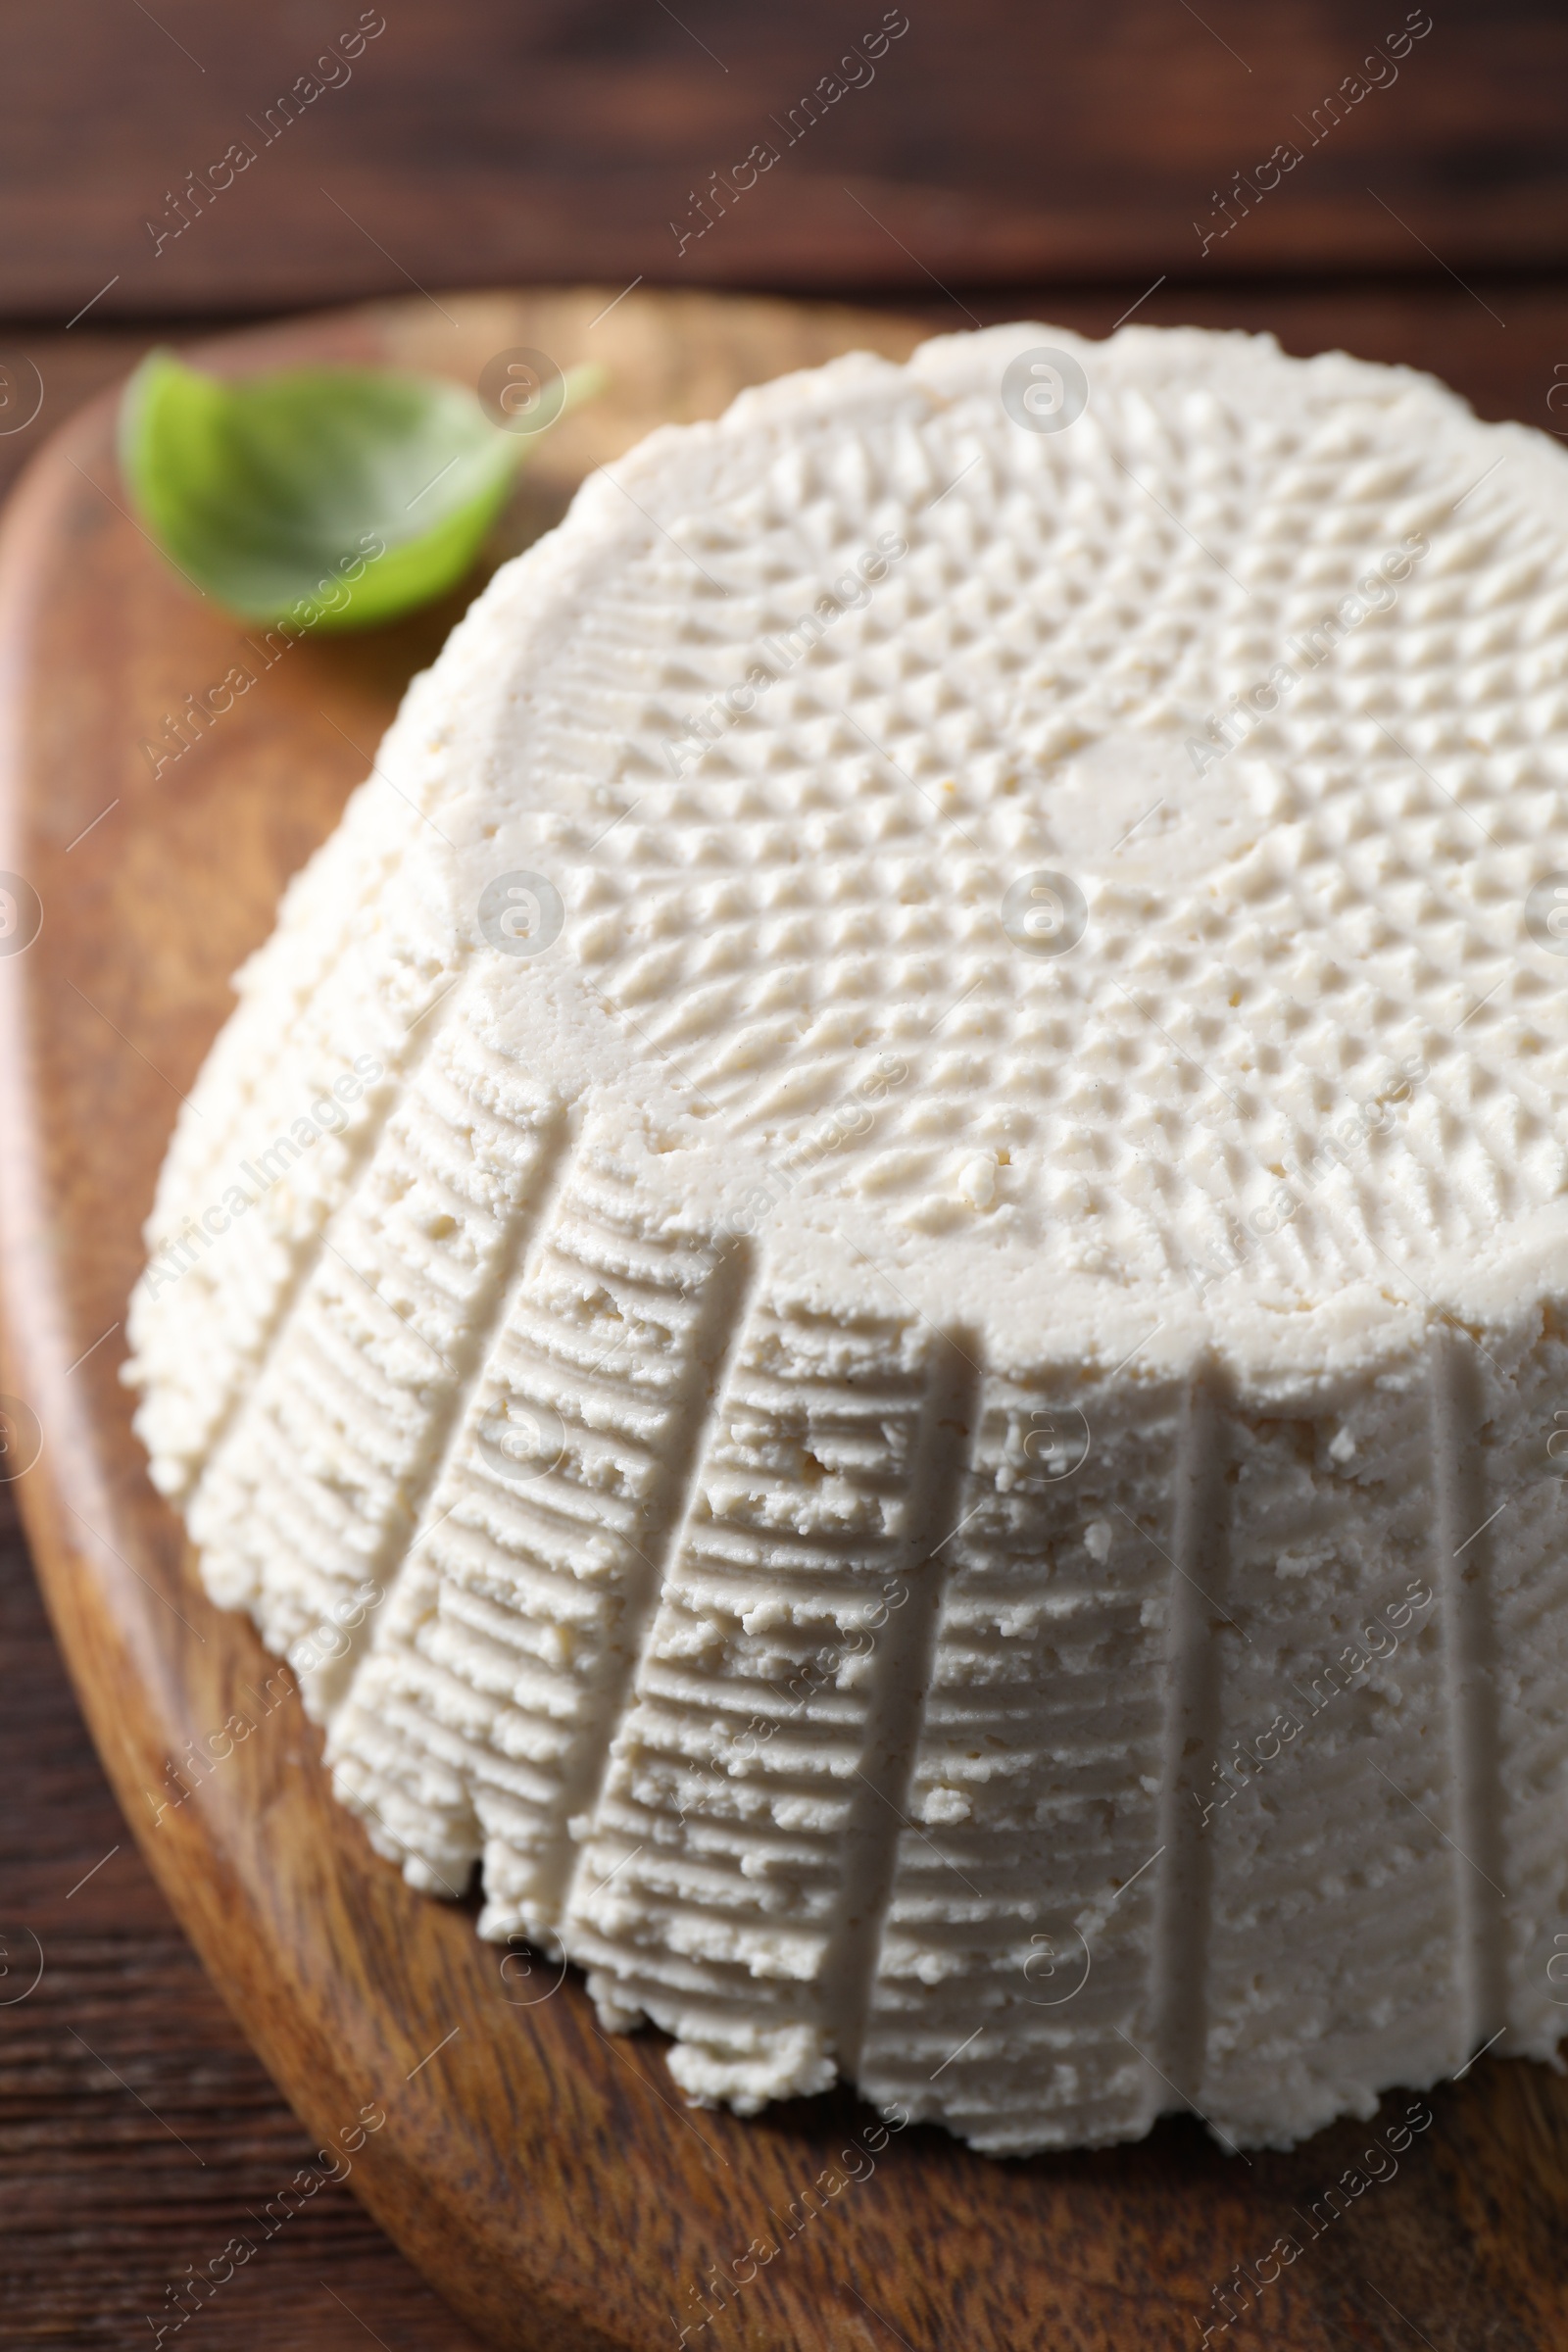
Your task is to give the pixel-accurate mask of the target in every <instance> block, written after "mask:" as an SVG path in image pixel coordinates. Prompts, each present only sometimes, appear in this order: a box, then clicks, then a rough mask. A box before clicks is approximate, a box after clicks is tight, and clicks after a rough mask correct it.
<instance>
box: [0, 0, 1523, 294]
mask: <svg viewBox="0 0 1568 2352" xmlns="http://www.w3.org/2000/svg"><path fill="white" fill-rule="evenodd" d="M367 19H368V20H369V21H370V22H371V23H374V22H376V21H379V22H380V23H381V24H382V25H383V26H384V29H383V30H381V31H380V32H377V33H375V34H374V35H373V37H371V38H369V39H368V40H367V39H363V38H361V39H360V41H359V46H358V48H356V47H355V45H354V44H355V40H356V38H357V37H358V36H357V34H356V31H355V28H356V26H357V25H360V24H361V23H362V22H364V21H365V20H367ZM1412 19H1413V20H1414V22H1415V23H1416V24H1421V23H1427V24H1429V25H1430V26H1431V29H1430V31H1428V32H1426V33H1424V34H1423V35H1422V36H1421V37H1420V38H1418V39H1417V38H1412V37H1410V35H1409V33H1408V29H1407V27H1408V23H1409V21H1410V20H1412ZM889 21H890V22H892V23H894V24H898V23H900V22H903V23H904V24H906V25H907V31H905V32H903V33H900V34H899V35H898V36H897V37H896V38H892V39H887V40H885V41H884V40H883V38H882V33H881V30H880V29H879V28H881V27H883V26H884V24H885V22H889ZM345 34H348V35H349V39H348V40H347V41H346V42H345V40H344V38H343V36H344V35H345ZM879 44H880V45H879ZM0 56H3V60H4V72H3V73H0V206H3V209H4V217H5V220H6V225H7V229H8V232H9V233H8V234H7V235H6V236H4V237H3V238H0V315H3V316H10V317H13V318H19V317H20V318H25V317H32V318H35V319H50V320H53V321H55V322H56V323H58V324H61V325H63V324H64V323H65V321H66V319H69V318H71V317H72V315H73V313H74V312H76V311H77V310H78V309H80V308H81V307H82V306H84V305H88V304H91V305H92V306H93V309H92V314H91V315H92V317H93V318H94V319H103V318H106V317H108V316H110V315H112V314H115V313H118V314H119V315H120V316H122V317H124V316H164V317H171V316H174V315H179V314H183V315H186V316H189V315H191V314H192V313H197V314H203V313H206V314H211V313H215V312H220V311H226V312H230V313H235V312H252V313H254V312H256V311H258V310H261V309H265V308H267V307H269V306H276V305H279V304H294V303H307V302H323V301H342V300H346V299H349V298H351V297H354V296H359V295H365V294H370V293H385V292H392V291H395V292H399V293H402V292H406V291H408V289H409V287H410V284H411V281H412V282H413V283H415V284H417V285H420V286H429V287H432V288H434V289H436V290H437V291H438V292H439V291H440V290H441V289H442V288H444V287H447V286H451V285H453V284H458V285H463V284H472V283H475V282H483V281H486V280H494V281H495V282H499V283H506V282H512V281H515V280H518V279H534V280H539V279H549V280H556V281H558V282H559V281H562V280H566V279H570V278H573V277H592V278H596V279H597V278H600V277H604V278H608V279H610V280H611V281H612V284H613V288H615V289H618V288H619V287H620V286H623V285H625V284H626V283H627V282H628V281H629V280H631V279H632V278H633V277H635V276H637V275H638V274H639V273H641V274H644V275H646V276H647V278H648V279H649V281H650V282H662V283H664V284H667V285H674V286H683V285H684V286H691V285H705V284H706V285H730V286H740V285H764V286H771V287H775V288H787V289H790V290H792V291H796V292H801V291H805V290H807V289H809V288H817V289H820V288H825V287H833V288H837V289H840V290H849V289H852V288H853V289H855V290H857V291H865V290H870V289H884V290H885V289H890V288H899V289H904V290H907V291H908V292H912V293H914V294H916V295H918V296H919V297H920V298H921V299H922V300H923V299H924V298H925V297H926V296H927V295H928V294H929V293H930V292H931V291H932V284H933V277H934V278H935V279H936V280H937V281H940V283H942V284H947V285H951V286H955V287H957V288H958V289H959V290H960V291H961V292H962V293H963V294H964V298H965V299H966V300H969V301H972V299H973V290H974V289H975V288H976V287H982V288H984V287H999V286H1007V287H1028V286H1031V285H1039V284H1046V283H1058V284H1059V283H1060V282H1062V281H1063V280H1072V279H1079V280H1081V279H1084V278H1098V279H1102V280H1118V281H1119V280H1121V279H1122V278H1125V277H1133V278H1135V279H1136V283H1135V284H1134V286H1133V288H1132V291H1133V292H1134V293H1136V292H1139V291H1141V290H1142V289H1143V287H1144V286H1146V285H1148V284H1149V283H1150V282H1151V280H1152V279H1154V278H1155V277H1157V276H1159V275H1160V274H1161V273H1162V272H1169V273H1171V274H1172V275H1173V276H1180V277H1185V278H1186V279H1187V280H1188V281H1189V282H1191V283H1192V284H1193V285H1194V286H1195V288H1201V287H1203V286H1206V285H1207V284H1208V283H1209V282H1210V281H1212V280H1214V279H1225V278H1236V277H1238V276H1240V277H1247V278H1252V279H1256V278H1258V277H1261V276H1264V275H1273V274H1278V273H1280V272H1290V273H1308V274H1317V275H1320V276H1321V275H1323V274H1326V273H1331V272H1339V273H1343V272H1346V271H1359V272H1364V271H1368V270H1384V271H1388V272H1392V273H1395V274H1397V275H1398V276H1401V277H1405V278H1415V279H1421V280H1424V281H1426V282H1429V283H1432V284H1441V283H1446V282H1449V281H1447V280H1446V278H1445V275H1444V272H1445V270H1457V271H1458V272H1459V273H1460V274H1461V276H1463V277H1464V278H1466V279H1473V278H1474V277H1475V275H1476V273H1477V272H1478V271H1479V272H1495V271H1498V270H1504V271H1515V270H1519V269H1521V268H1527V269H1536V270H1546V269H1559V268H1560V267H1561V265H1562V262H1563V259H1564V254H1565V251H1568V136H1565V132H1568V12H1565V11H1564V10H1563V9H1562V8H1561V7H1558V6H1554V5H1552V0H1434V5H1433V7H1432V8H1431V9H1430V10H1428V9H1426V8H1424V7H1417V8H1413V9H1412V8H1411V7H1410V6H1409V4H1408V0H1386V5H1383V6H1380V7H1370V6H1368V5H1367V4H1366V0H1292V5H1291V6H1289V7H1272V8H1266V9H1259V8H1257V7H1255V6H1249V5H1248V0H1201V4H1200V5H1193V4H1192V0H1054V5H1052V6H1050V7H1041V6H1039V5H1038V4H1037V0H907V6H906V5H900V6H895V7H891V8H890V7H889V6H888V5H887V4H886V0H863V5H861V6H858V7H855V8H851V7H847V6H845V5H844V0H794V4H793V5H792V6H791V7H789V8H763V7H760V6H756V5H753V6H738V5H736V0H679V5H678V6H674V7H671V6H668V5H666V4H665V0H596V4H595V5H594V6H593V7H581V6H579V7H570V6H563V5H561V0H439V5H437V4H436V0H396V4H395V5H392V4H389V5H387V6H386V7H385V8H384V9H383V8H378V7H372V8H369V9H368V10H362V8H361V6H360V4H359V0H293V4H292V5H291V6H289V7H288V8H286V9H284V8H233V7H230V8H222V7H218V8H215V7H213V6H212V5H210V0H158V5H157V6H156V7H153V8H148V7H145V6H142V5H140V4H139V0H138V4H137V5H129V4H128V0H127V4H123V5H117V6H114V7H104V6H103V5H102V4H101V0H53V5H52V6H50V7H48V8H36V9H25V8H20V7H15V6H13V7H11V8H9V9H7V10H6V11H5V13H4V19H3V29H0ZM846 59H850V60H857V61H858V62H852V63H849V64H846V63H845V61H846ZM1369 60H1373V61H1377V62H1372V63H1369V62H1368V61H1369ZM323 61H325V62H323ZM835 91H837V93H838V94H837V95H834V94H832V93H834V92H835ZM313 92H314V93H315V94H312V93H313ZM1282 147H1283V148H1286V149H1287V150H1290V151H1294V152H1295V153H1296V154H1297V155H1298V156H1299V162H1295V163H1293V164H1291V165H1290V166H1289V167H1288V168H1285V167H1281V169H1280V171H1279V172H1278V173H1272V172H1271V167H1270V158H1272V157H1273V156H1274V155H1275V154H1276V152H1277V151H1278V150H1279V149H1281V148H1282ZM759 149H761V150H762V151H763V152H764V153H771V154H772V155H773V156H774V157H776V159H777V160H776V161H775V162H772V163H768V164H766V165H762V164H760V162H759V164H758V165H757V166H755V167H753V172H754V174H755V176H753V177H752V178H751V179H750V180H749V178H748V169H747V167H748V161H749V159H750V158H752V156H753V155H754V152H755V151H757V150H759ZM231 150H238V152H239V154H241V155H243V156H245V157H248V158H249V159H250V160H248V161H246V162H244V163H242V164H240V163H237V161H236V163H235V164H228V163H226V161H225V159H227V158H228V157H229V155H230V152H231ZM215 167H216V169H215ZM1271 176H1272V178H1273V184H1272V185H1270V184H1269V182H1270V179H1271ZM1228 192H1229V199H1228V200H1229V210H1228V211H1227V210H1226V209H1224V205H1223V203H1222V199H1226V198H1227V193H1228ZM705 203H706V210H705V209H704V206H705ZM1205 235H1207V236H1208V237H1209V238H1210V241H1209V242H1207V243H1206V244H1205V242H1204V237H1205ZM683 239H684V240H685V241H684V242H683V241H682V240H683ZM1129 299H1130V296H1129ZM1488 299H1489V300H1492V299H1494V297H1493V294H1492V293H1491V291H1490V290H1489V291H1488ZM1495 307H1496V309H1497V310H1498V311H1499V312H1500V313H1501V314H1502V315H1504V316H1506V304H1505V303H1504V302H1501V301H1498V302H1496V304H1495ZM1112 316H1114V313H1113V314H1112Z"/></svg>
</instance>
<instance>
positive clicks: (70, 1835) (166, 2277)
mask: <svg viewBox="0 0 1568 2352" xmlns="http://www.w3.org/2000/svg"><path fill="white" fill-rule="evenodd" d="M0 1661H3V1666H4V1680H5V1703H4V1705H3V1706H0V1787H3V1788H5V1789H7V1790H8V1791H9V1790H20V1791H23V1792H25V1801H24V1802H23V1803H10V1802H8V1803H7V1804H6V1805H5V1806H4V1807H3V1808H0V1887H3V1894H0V2213H3V2215H4V2225H3V2227H0V2343H3V2344H5V2345H7V2346H8V2347H12V2346H14V2347H17V2348H18V2352H34V2348H35V2347H38V2346H41V2345H51V2346H54V2345H60V2344H73V2345H81V2346H91V2347H93V2348H94V2352H97V2348H99V2347H103V2348H105V2352H108V2348H109V2347H115V2348H117V2352H123V2347H125V2346H127V2345H132V2344H134V2343H136V2341H137V2340H138V2338H140V2339H141V2340H143V2341H145V2342H147V2343H151V2341H152V2335H151V2333H149V2330H148V2325H147V2323H148V2318H149V2316H151V2315H157V2316H158V2317H159V2318H160V2319H162V2317H163V2316H164V2315H165V2314H166V2313H167V2312H168V2309H169V2300H168V2298H169V2290H170V2288H171V2287H172V2286H173V2285H175V2284H176V2283H177V2282H178V2280H180V2279H181V2278H188V2275H189V2271H190V2269H191V2268H192V2267H195V2268H197V2269H200V2268H201V2267H202V2266H203V2265H204V2264H205V2263H206V2262H207V2260H208V2259H209V2258H210V2257H211V2256H212V2255H214V2254H216V2253H217V2252H218V2251H219V2250H220V2249H221V2247H223V2246H225V2245H226V2244H227V2243H228V2241H229V2240H230V2239H231V2238H232V2237H234V2236H235V2235H236V2233H237V2232H239V2231H241V2230H250V2231H251V2232H252V2233H253V2234H254V2233H255V2229H256V2225H255V2221H254V2219H253V2216H254V2215H256V2214H259V2213H260V2212H261V2211H262V2210H263V2208H264V2207H265V2205H266V2203H267V2200H268V2199H269V2197H275V2195H276V2194H277V2191H278V2190H279V2188H281V2187H282V2186H283V2184H284V2183H285V2182H287V2181H289V2180H293V2178H294V2175H295V2174H296V2172H298V2171H299V2170H300V2168H301V2167H302V2166H305V2165H308V2164H309V2162H310V2160H311V2157H312V2154H313V2153H314V2150H313V2147H312V2143H311V2141H310V2140H309V2139H308V2138H307V2136H306V2132H305V2128H304V2126H303V2125H302V2124H300V2123H299V2122H297V2121H296V2119H295V2118H294V2116H292V2115H291V2114H290V2113H289V2111H288V2109H287V2108H286V2107H285V2106H284V2105H283V2103H282V2101H281V2100H280V2099H279V2097H278V2095H277V2092H276V2090H275V2089H274V2088H273V2086H272V2084H271V2082H270V2081H269V2080H268V2077H267V2074H266V2072H265V2071H264V2069H263V2067H262V2066H261V2064H260V2062H259V2061H258V2059H257V2058H256V2056H255V2054H254V2052H253V2051H252V2050H251V2049H250V2047H249V2046H248V2044H247V2043H246V2041H245V2039H244V2036H243V2035H242V2034H241V2033H240V2031H239V2028H238V2027H237V2026H236V2024H235V2023H234V2020H233V2018H232V2017H231V2016H230V2015H229V2013H228V2011H227V2010H226V2009H225V2008H224V2006H223V2003H222V2001H221V1998H220V1996H219V1993H218V1990H217V1987H216V1985H214V1984H213V1982H212V1980H211V1979H210V1978H209V1977H207V1976H206V1975H205V1974H204V1972H203V1970H202V1967H201V1963H200V1962H199V1961H198V1960H197V1958H196V1955H195V1953H194V1952H193V1951H192V1949H191V1947H190V1945H189V1944H188V1943H187V1942H186V1940H185V1937H184V1936H182V1935H181V1934H180V1932H179V1928H178V1925H177V1923H176V1921H175V1920H174V1917H173V1915H172V1912H171V1910H170V1908H169V1905H168V1903H167V1902H166V1901H165V1899H164V1897H163V1896H162V1895H161V1894H160V1892H159V1890H158V1887H157V1886H156V1884H155V1882H154V1881H153V1879H152V1877H151V1875H150V1873H149V1872H148V1870H147V1867H146V1865H145V1863H144V1862H143V1861H142V1859H141V1856H140V1854H139V1853H138V1851H137V1849H136V1845H135V1842H134V1840H133V1839H132V1838H131V1836H130V1833H129V1831H128V1830H127V1829H126V1827H125V1822H124V1817H123V1814H122V1813H121V1811H120V1808H119V1806H118V1805H117V1804H116V1803H115V1800H114V1796H113V1794H112V1793H111V1790H110V1789H109V1785H108V1783H107V1781H106V1780H105V1779H104V1775H103V1771H102V1768H101V1766H100V1765H99V1763H98V1759H97V1757H96V1756H95V1755H94V1753H93V1750H92V1745H91V1742H90V1741H89V1740H88V1738H87V1733H86V1729H85V1727H84V1725H83V1724H82V1721H81V1718H80V1715H79V1714H78V1713H77V1710H76V1708H75V1705H74V1703H73V1699H72V1695H71V1690H70V1686H69V1684H68V1683H67V1681H66V1674H65V1668H64V1666H63V1664H62V1663H61V1658H60V1653H59V1650H58V1649H57V1648H56V1646H55V1643H54V1641H53V1639H52V1638H51V1635H50V1632H49V1627H48V1623H47V1621H46V1619H45V1617H44V1613H43V1606H42V1602H41V1600H40V1597H39V1593H38V1589H37V1585H36V1583H35V1582H34V1579H33V1576H32V1571H31V1569H30V1568H29V1566H28V1564H27V1557H26V1552H25V1548H24V1545H23V1541H22V1531H21V1528H20V1526H19V1524H18V1521H17V1517H16V1509H15V1499H14V1492H13V1490H12V1489H11V1488H10V1487H5V1486H0ZM195 2327H196V2323H194V2322H193V2323H191V2325H190V2328H189V2330H188V2331H185V2332H184V2333H183V2334H182V2339H181V2340H183V2341H185V2342H186V2343H191V2342H199V2341H200V2340H201V2339H200V2338H199V2337H198V2336H197V2335H196V2333H195ZM367 2331H368V2334H367ZM377 2336H378V2337H379V2338H380V2339H381V2341H382V2342H383V2343H384V2344H385V2345H387V2346H389V2347H390V2348H391V2352H476V2342H477V2339H476V2338H475V2337H474V2336H473V2335H472V2334H471V2333H470V2332H469V2331H468V2329H467V2328H466V2327H464V2325H463V2323H462V2321H461V2320H459V2319H458V2318H457V2317H456V2316H455V2314H453V2313H452V2312H451V2311H450V2310H449V2309H448V2308H447V2307H446V2305H444V2304H443V2303H441V2302H440V2301H439V2300H438V2299H437V2297H436V2296H435V2295H434V2294H433V2293H432V2292H431V2290H430V2289H429V2288H428V2287H427V2286H425V2285H424V2284H423V2283H422V2281H421V2280H420V2279H419V2278H417V2275H416V2274H415V2272H414V2271H413V2270H411V2269H410V2267H409V2265H408V2264H407V2263H406V2262H405V2261H404V2260H403V2258H402V2256H401V2255H399V2254H398V2253H396V2252H395V2250H394V2249H393V2248H392V2246H391V2245H389V2244H388V2242H387V2240H386V2238H385V2236H384V2235H383V2234H382V2232H381V2231H380V2230H379V2229H377V2227H376V2225H375V2223H374V2222H373V2221H372V2220H371V2219H370V2217H369V2215H368V2213H367V2212H366V2211H365V2210H364V2208H363V2207H362V2206H361V2205H360V2203H359V2202H358V2200H357V2199H356V2197H355V2196H354V2193H353V2185H352V2177H351V2179H350V2180H345V2181H340V2182H338V2183H336V2184H331V2185H328V2186H327V2187H325V2188H323V2189H320V2190H319V2191H318V2192H317V2194H316V2196H315V2197H314V2198H313V2199H312V2200H311V2202H310V2204H309V2205H308V2206H307V2207H304V2208H303V2209H302V2210H300V2211H299V2212H298V2214H297V2215H296V2216H295V2218H294V2219H293V2220H291V2221H290V2223H289V2225H288V2228H287V2229H283V2230H280V2231H278V2233H277V2234H276V2236H275V2237H274V2239H273V2240H272V2242H271V2243H270V2245H269V2246H268V2248H267V2259H266V2261H265V2262H258V2263H256V2264H254V2265H248V2266H247V2267H246V2268H245V2269H244V2270H243V2271H241V2272H240V2273H239V2274H238V2276H237V2277H236V2278H235V2280H234V2282H233V2284H232V2285H231V2286H230V2288H229V2290H228V2292H227V2294H226V2295H225V2297H224V2300H223V2302H222V2303H221V2304H219V2305H218V2306H217V2308H216V2310H215V2312H214V2314H213V2318H212V2320H211V2322H209V2323H208V2332H207V2338H206V2340H207V2342H208V2343H209V2344H210V2345H215V2346H216V2345H217V2344H219V2343H227V2344H232V2345H236V2346H241V2347H243V2352H356V2348H357V2352H365V2347H366V2345H367V2342H368V2340H369V2338H371V2337H377ZM168 2340H170V2339H168V2338H166V2341H168Z"/></svg>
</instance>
